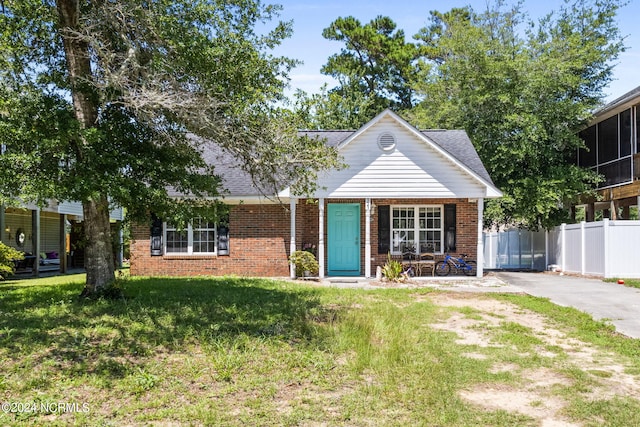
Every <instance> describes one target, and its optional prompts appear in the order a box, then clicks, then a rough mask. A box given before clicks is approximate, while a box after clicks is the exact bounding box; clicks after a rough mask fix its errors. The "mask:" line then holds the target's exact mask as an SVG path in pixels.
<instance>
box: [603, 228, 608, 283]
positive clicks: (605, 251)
mask: <svg viewBox="0 0 640 427" xmlns="http://www.w3.org/2000/svg"><path fill="white" fill-rule="evenodd" d="M602 240H603V242H602V244H603V245H604V248H602V249H603V251H602V253H603V256H604V278H605V279H608V278H609V270H610V268H609V219H608V218H605V219H604V220H603V221H602Z"/></svg>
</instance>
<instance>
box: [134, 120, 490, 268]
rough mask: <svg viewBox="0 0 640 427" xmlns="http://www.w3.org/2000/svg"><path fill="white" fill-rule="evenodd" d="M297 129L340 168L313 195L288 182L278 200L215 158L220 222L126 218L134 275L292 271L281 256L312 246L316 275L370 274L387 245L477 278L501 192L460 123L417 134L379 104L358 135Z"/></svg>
mask: <svg viewBox="0 0 640 427" xmlns="http://www.w3.org/2000/svg"><path fill="white" fill-rule="evenodd" d="M303 133H306V134H307V135H308V136H309V137H318V138H323V139H325V141H326V143H327V144H329V145H331V146H333V147H335V148H336V149H337V150H338V152H339V153H340V155H341V156H342V158H343V161H344V162H345V163H346V165H347V167H346V168H344V169H341V170H337V171H330V172H325V173H323V174H321V176H320V178H319V182H318V184H319V185H318V190H317V191H316V193H315V194H314V195H313V198H312V199H304V198H298V197H296V196H295V195H293V194H290V193H289V190H288V189H286V188H285V189H283V190H282V191H281V192H280V193H279V194H278V198H279V200H280V202H274V201H273V198H267V197H264V196H263V195H262V194H261V193H260V192H259V191H258V190H257V189H256V188H255V187H254V186H253V185H252V184H251V180H250V179H249V177H248V176H247V175H246V174H244V173H243V172H242V171H241V170H240V168H238V167H233V166H234V165H233V164H230V163H228V162H224V161H223V162H217V163H216V164H217V165H218V164H219V165H218V166H216V170H217V171H218V173H219V174H220V175H221V176H222V177H223V185H224V187H225V188H226V190H227V191H228V192H229V195H228V196H227V197H225V199H224V202H225V204H227V205H229V206H230V212H229V218H228V224H225V226H216V225H215V224H211V223H208V222H207V221H206V220H203V219H198V220H196V221H194V222H193V223H192V224H189V226H188V229H187V230H183V231H179V230H176V229H175V228H172V226H171V224H167V223H163V222H162V221H161V220H156V221H155V224H154V225H153V226H152V227H149V225H148V224H145V225H137V226H134V228H133V230H132V242H131V274H132V275H144V276H192V275H215V276H220V275H241V276H264V277H269V276H271V277H285V276H293V274H294V273H293V269H292V268H291V266H290V265H289V262H288V256H289V254H290V253H291V252H293V251H295V250H299V249H304V248H308V247H313V248H314V249H315V253H316V256H317V259H318V262H319V264H320V271H319V275H320V277H326V276H365V277H372V275H375V273H376V268H377V267H378V266H382V265H384V264H385V262H386V260H387V254H388V253H389V252H390V253H391V254H400V253H401V252H403V251H405V250H407V248H410V249H411V250H414V251H416V253H420V252H432V253H435V254H436V257H443V256H444V254H445V253H447V252H450V253H466V254H469V255H470V256H471V257H472V258H473V259H477V261H478V276H482V274H483V272H482V264H483V263H482V259H479V257H482V254H483V248H482V214H483V207H484V200H485V199H487V198H496V197H500V196H501V192H500V191H499V190H498V189H497V188H496V187H495V185H494V184H493V182H492V181H491V178H490V177H489V174H488V173H487V171H486V169H485V167H484V166H483V164H482V162H481V161H480V158H479V157H478V154H477V153H476V151H475V149H474V147H473V145H472V143H471V141H470V140H469V138H468V136H467V135H466V133H465V132H464V131H461V130H427V131H420V130H418V129H416V128H415V127H413V126H412V125H410V124H409V123H407V122H406V121H405V120H403V119H402V118H401V117H399V116H398V115H397V114H395V113H394V112H392V111H390V110H385V111H383V112H382V113H380V114H379V115H378V116H376V117H375V118H374V119H373V120H371V121H370V122H368V123H367V124H365V125H364V126H363V127H362V128H360V129H359V130H356V131H305V132H303ZM152 235H153V236H152Z"/></svg>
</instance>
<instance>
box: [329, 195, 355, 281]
mask: <svg viewBox="0 0 640 427" xmlns="http://www.w3.org/2000/svg"><path fill="white" fill-rule="evenodd" d="M327 272H328V273H329V275H332V276H359V275H360V205H359V204H351V203H329V205H328V206H327Z"/></svg>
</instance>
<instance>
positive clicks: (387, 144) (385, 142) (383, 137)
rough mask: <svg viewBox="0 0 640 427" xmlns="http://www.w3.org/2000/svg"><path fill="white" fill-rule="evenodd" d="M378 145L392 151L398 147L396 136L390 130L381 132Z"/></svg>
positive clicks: (383, 149) (382, 148)
mask: <svg viewBox="0 0 640 427" xmlns="http://www.w3.org/2000/svg"><path fill="white" fill-rule="evenodd" d="M378 146H379V147H380V149H381V150H382V151H391V150H393V149H394V148H396V137H395V136H393V134H391V133H389V132H384V133H381V134H380V136H379V137H378Z"/></svg>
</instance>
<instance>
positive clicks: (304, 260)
mask: <svg viewBox="0 0 640 427" xmlns="http://www.w3.org/2000/svg"><path fill="white" fill-rule="evenodd" d="M289 262H291V264H293V265H295V267H296V276H297V277H302V276H304V272H305V271H308V272H309V274H311V275H312V276H317V275H318V270H319V268H320V267H319V266H318V261H316V257H315V256H313V254H312V253H311V252H307V251H295V252H294V253H292V254H291V256H290V257H289Z"/></svg>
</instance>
